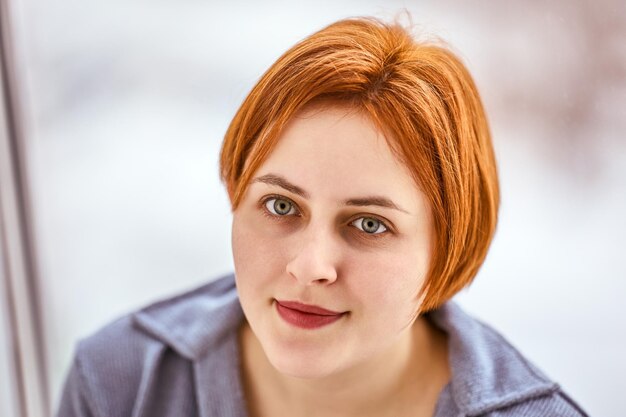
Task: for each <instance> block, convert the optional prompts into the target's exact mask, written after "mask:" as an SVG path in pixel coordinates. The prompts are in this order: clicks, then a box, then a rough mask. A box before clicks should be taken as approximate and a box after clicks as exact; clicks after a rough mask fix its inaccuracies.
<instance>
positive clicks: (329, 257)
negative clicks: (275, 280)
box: [287, 233, 339, 286]
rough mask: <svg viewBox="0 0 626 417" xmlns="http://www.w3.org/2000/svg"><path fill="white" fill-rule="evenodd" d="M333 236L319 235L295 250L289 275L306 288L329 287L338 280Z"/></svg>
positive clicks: (290, 262) (311, 237) (288, 271)
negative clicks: (315, 286)
mask: <svg viewBox="0 0 626 417" xmlns="http://www.w3.org/2000/svg"><path fill="white" fill-rule="evenodd" d="M338 253H339V250H338V249H337V248H336V247H335V245H334V241H333V238H332V236H330V234H328V233H317V234H315V235H314V236H310V237H309V238H308V239H307V240H306V241H305V242H303V243H302V246H299V247H298V248H295V253H294V256H293V258H292V259H291V261H289V262H288V263H287V273H288V274H289V275H291V276H292V277H293V278H295V279H296V280H297V281H298V282H300V283H301V284H302V285H305V286H311V285H329V284H332V283H333V282H335V281H336V280H337V261H338V260H337V255H338Z"/></svg>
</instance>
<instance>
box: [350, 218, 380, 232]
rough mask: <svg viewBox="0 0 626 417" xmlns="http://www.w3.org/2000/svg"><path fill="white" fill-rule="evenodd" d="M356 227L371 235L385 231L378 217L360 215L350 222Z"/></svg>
mask: <svg viewBox="0 0 626 417" xmlns="http://www.w3.org/2000/svg"><path fill="white" fill-rule="evenodd" d="M352 225H353V226H355V227H356V228H357V229H359V230H362V231H363V232H365V233H368V234H371V235H377V234H380V233H383V232H386V231H387V227H385V225H384V224H383V223H382V222H381V221H380V220H378V219H375V218H373V217H360V218H358V219H356V220H355V221H353V222H352Z"/></svg>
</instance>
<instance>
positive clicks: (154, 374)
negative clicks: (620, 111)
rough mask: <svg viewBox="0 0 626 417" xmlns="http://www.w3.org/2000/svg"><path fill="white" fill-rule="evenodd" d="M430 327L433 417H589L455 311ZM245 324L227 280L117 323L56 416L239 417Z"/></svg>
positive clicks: (85, 343) (83, 362) (72, 378)
mask: <svg viewBox="0 0 626 417" xmlns="http://www.w3.org/2000/svg"><path fill="white" fill-rule="evenodd" d="M427 317H428V318H429V319H430V320H431V321H432V322H433V323H434V324H435V325H436V326H438V327H439V328H441V329H442V330H443V331H445V332H446V333H447V334H448V343H449V362H450V367H451V370H452V377H451V380H450V382H449V383H448V385H446V386H445V388H444V389H443V390H442V392H441V394H440V396H439V399H438V402H437V406H436V411H435V417H444V416H446V417H447V416H450V417H461V416H492V417H496V416H498V417H505V416H529V417H530V416H563V417H565V416H572V417H574V416H578V417H579V416H586V415H587V414H586V413H585V412H584V411H582V409H581V408H580V407H579V406H578V405H577V404H576V403H574V402H573V401H572V400H571V399H570V398H569V397H568V396H567V395H566V394H565V393H564V392H563V391H562V390H561V388H560V387H559V385H558V384H556V383H554V382H552V381H550V380H549V379H548V378H547V377H546V376H545V375H544V374H543V373H542V372H541V371H539V370H538V369H537V368H536V367H535V366H534V365H532V364H531V363H530V362H529V361H528V360H526V359H525V358H524V357H523V356H522V355H521V354H520V353H519V352H518V351H517V350H516V349H515V348H513V347H512V346H511V345H510V344H509V343H508V342H507V341H506V340H505V339H504V338H503V337H502V336H501V335H499V334H498V333H497V332H496V331H494V330H493V329H491V328H490V327H488V326H486V325H485V324H483V323H481V322H479V321H477V320H476V319H473V318H471V317H470V316H468V315H467V314H465V313H464V312H463V311H462V310H461V308H460V307H459V306H458V305H456V304H455V303H453V302H448V303H446V304H445V305H443V306H442V307H441V308H439V309H437V310H435V311H433V312H430V313H428V314H427ZM242 320H244V315H243V312H242V310H241V305H240V304H239V299H238V297H237V292H236V289H235V284H234V277H233V275H228V276H225V277H222V278H220V279H218V280H216V281H213V282H211V283H209V284H206V285H204V286H202V287H200V288H198V289H195V290H193V291H190V292H187V293H185V294H182V295H179V296H176V297H173V298H170V299H167V300H164V301H161V302H158V303H155V304H152V305H150V306H148V307H146V308H143V309H141V310H139V311H137V312H135V313H132V314H130V315H127V316H125V317H122V318H121V319H119V320H117V321H115V322H113V323H111V324H109V325H108V326H106V327H104V328H103V329H101V330H100V331H98V332H97V333H95V334H94V335H93V336H90V337H88V338H86V339H84V340H82V341H80V342H79V343H78V346H77V348H76V354H75V357H74V362H73V365H72V367H71V369H70V371H69V374H68V376H67V381H66V384H65V389H64V391H63V395H62V399H61V403H60V407H59V410H58V414H57V416H59V417H78V416H80V417H88V416H90V417H122V416H124V417H160V416H175V417H187V416H189V417H191V416H198V417H209V416H211V417H213V416H220V417H231V416H232V417H235V416H236V417H244V416H246V407H245V398H244V394H243V389H242V383H241V380H240V374H239V367H240V364H239V345H238V338H237V329H238V327H239V325H240V324H241V323H242Z"/></svg>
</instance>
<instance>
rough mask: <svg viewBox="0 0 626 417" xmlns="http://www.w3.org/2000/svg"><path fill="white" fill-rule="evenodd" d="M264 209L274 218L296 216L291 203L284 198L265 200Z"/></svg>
mask: <svg viewBox="0 0 626 417" xmlns="http://www.w3.org/2000/svg"><path fill="white" fill-rule="evenodd" d="M265 208H266V209H267V211H269V212H270V213H272V214H273V215H275V216H287V215H289V214H296V209H295V207H294V205H293V203H292V202H291V201H289V200H286V199H284V198H278V197H272V198H268V199H267V200H265Z"/></svg>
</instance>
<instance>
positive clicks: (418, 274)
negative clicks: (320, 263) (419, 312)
mask: <svg viewBox="0 0 626 417" xmlns="http://www.w3.org/2000/svg"><path fill="white" fill-rule="evenodd" d="M428 262H429V257H428V252H427V251H425V250H420V249H419V246H418V245H406V246H402V245H400V246H398V247H395V248H394V250H393V251H389V252H384V253H376V254H374V253H371V254H360V255H357V256H355V257H354V258H353V262H351V263H350V266H349V269H350V271H347V272H348V273H347V274H346V276H348V277H350V278H351V279H349V281H348V282H347V285H348V286H349V287H350V293H351V294H355V295H356V296H357V297H358V298H359V304H360V305H361V307H362V308H363V311H365V312H367V313H371V312H372V311H373V310H374V309H377V310H378V312H377V314H378V315H382V316H387V315H396V316H401V317H402V316H405V315H409V316H410V315H411V314H413V312H414V310H415V308H416V307H417V306H418V301H417V299H418V293H419V290H420V289H421V287H422V285H423V284H424V279H425V274H426V272H427V269H428Z"/></svg>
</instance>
